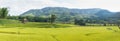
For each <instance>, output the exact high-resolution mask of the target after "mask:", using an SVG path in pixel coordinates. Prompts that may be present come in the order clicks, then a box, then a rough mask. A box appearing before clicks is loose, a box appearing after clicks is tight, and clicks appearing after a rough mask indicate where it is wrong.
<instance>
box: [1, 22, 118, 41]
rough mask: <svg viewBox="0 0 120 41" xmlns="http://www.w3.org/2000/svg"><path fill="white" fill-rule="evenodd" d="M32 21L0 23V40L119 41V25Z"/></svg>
mask: <svg viewBox="0 0 120 41" xmlns="http://www.w3.org/2000/svg"><path fill="white" fill-rule="evenodd" d="M54 27H56V28H53V26H51V25H50V24H49V23H35V22H30V23H26V24H21V23H14V24H12V23H11V24H4V25H0V41H119V40H120V30H119V29H118V28H117V26H75V25H71V24H54Z"/></svg>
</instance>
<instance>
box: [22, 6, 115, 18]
mask: <svg viewBox="0 0 120 41" xmlns="http://www.w3.org/2000/svg"><path fill="white" fill-rule="evenodd" d="M50 14H55V15H56V16H57V17H58V18H72V17H77V18H90V17H97V18H100V19H105V18H108V17H110V16H112V15H113V14H114V13H113V12H110V11H108V10H105V9H100V8H92V9H69V8H65V7H45V8H42V9H31V10H28V11H26V12H24V13H23V14H21V15H20V16H49V15H50Z"/></svg>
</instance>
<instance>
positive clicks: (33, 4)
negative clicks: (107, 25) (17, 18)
mask: <svg viewBox="0 0 120 41" xmlns="http://www.w3.org/2000/svg"><path fill="white" fill-rule="evenodd" d="M0 7H7V8H8V9H9V14H10V15H20V14H22V13H24V12H26V11H28V10H30V9H41V8H44V7H66V8H78V9H88V8H101V9H107V10H109V11H112V12H118V11H120V0H0Z"/></svg>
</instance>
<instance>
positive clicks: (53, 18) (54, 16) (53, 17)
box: [50, 14, 56, 24]
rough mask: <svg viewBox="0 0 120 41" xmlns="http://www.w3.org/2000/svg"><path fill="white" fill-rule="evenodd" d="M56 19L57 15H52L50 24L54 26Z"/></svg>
mask: <svg viewBox="0 0 120 41" xmlns="http://www.w3.org/2000/svg"><path fill="white" fill-rule="evenodd" d="M55 19H56V15H54V14H52V15H51V17H50V23H51V24H53V22H55Z"/></svg>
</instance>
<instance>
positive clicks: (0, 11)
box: [0, 8, 8, 19]
mask: <svg viewBox="0 0 120 41" xmlns="http://www.w3.org/2000/svg"><path fill="white" fill-rule="evenodd" d="M7 14H8V9H7V8H1V9H0V18H3V19H5V18H6V17H7Z"/></svg>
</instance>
